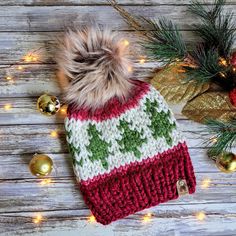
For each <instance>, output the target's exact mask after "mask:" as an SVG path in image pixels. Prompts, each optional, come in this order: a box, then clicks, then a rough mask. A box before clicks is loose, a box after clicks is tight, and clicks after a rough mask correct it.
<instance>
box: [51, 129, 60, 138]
mask: <svg viewBox="0 0 236 236" xmlns="http://www.w3.org/2000/svg"><path fill="white" fill-rule="evenodd" d="M50 136H51V137H52V138H57V137H58V132H57V131H56V130H53V131H51V133H50Z"/></svg>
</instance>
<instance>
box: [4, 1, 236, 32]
mask: <svg viewBox="0 0 236 236" xmlns="http://www.w3.org/2000/svg"><path fill="white" fill-rule="evenodd" d="M126 8H127V10H128V11H129V12H130V13H132V14H135V15H139V16H143V17H149V18H155V17H166V18H168V19H170V20H172V21H173V22H174V23H178V25H179V28H180V29H182V30H184V29H185V30H190V29H191V28H192V25H193V24H194V23H196V22H198V20H197V19H196V18H195V17H193V16H192V15H191V14H190V13H189V12H188V11H187V6H185V5H176V6H175V7H174V8H173V6H172V5H160V6H127V7H126ZM229 10H230V11H232V13H233V15H235V14H236V8H235V7H234V6H233V5H227V6H226V7H225V11H229ZM91 18H93V19H95V20H96V22H97V23H98V24H106V25H108V26H110V27H112V29H114V30H115V29H116V30H128V29H129V27H127V24H126V23H125V22H124V20H123V19H122V17H121V16H120V15H119V13H118V12H117V11H115V10H114V9H113V8H112V7H110V6H102V11H101V6H67V7H64V6H38V7H32V6H28V7H18V6H2V7H1V8H0V31H7V32H8V31H30V32H32V31H61V30H63V29H64V28H65V26H68V25H73V24H75V25H76V24H84V23H86V22H88V21H89V20H91ZM110 19H112V20H110ZM72 22H73V23H72Z"/></svg>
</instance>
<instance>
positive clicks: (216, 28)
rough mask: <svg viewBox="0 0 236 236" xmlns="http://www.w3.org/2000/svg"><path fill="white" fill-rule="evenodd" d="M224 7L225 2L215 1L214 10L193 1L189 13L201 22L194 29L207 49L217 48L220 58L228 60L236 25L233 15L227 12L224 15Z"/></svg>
mask: <svg viewBox="0 0 236 236" xmlns="http://www.w3.org/2000/svg"><path fill="white" fill-rule="evenodd" d="M224 5H225V0H215V5H214V6H213V7H212V8H209V7H206V6H203V5H202V3H199V2H198V1H193V2H192V4H191V5H190V6H189V11H190V12H191V13H193V14H195V15H196V16H198V17H199V18H200V20H201V23H200V24H195V25H194V27H195V30H196V32H197V34H198V35H199V36H200V37H201V38H202V39H203V40H204V42H205V46H206V48H209V49H213V48H215V49H217V50H218V52H219V56H221V57H224V58H227V57H228V56H229V55H230V51H231V49H232V46H233V43H234V38H235V31H234V28H235V25H234V22H233V14H232V13H230V12H226V13H225V15H223V7H224Z"/></svg>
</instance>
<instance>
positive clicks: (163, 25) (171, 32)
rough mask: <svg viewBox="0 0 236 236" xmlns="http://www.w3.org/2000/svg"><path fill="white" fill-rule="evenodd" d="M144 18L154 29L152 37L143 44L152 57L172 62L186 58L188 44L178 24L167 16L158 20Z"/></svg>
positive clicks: (151, 33) (151, 32)
mask: <svg viewBox="0 0 236 236" xmlns="http://www.w3.org/2000/svg"><path fill="white" fill-rule="evenodd" d="M143 20H144V21H145V22H146V23H147V24H148V25H149V26H150V27H151V29H152V31H150V37H149V38H148V39H147V40H145V41H144V43H143V44H142V45H143V46H144V48H145V49H146V50H147V53H148V54H149V56H150V57H152V58H153V59H156V60H161V61H166V60H168V61H170V62H172V61H176V60H183V59H184V58H185V56H186V54H187V49H186V45H185V42H184V40H183V38H182V35H181V34H180V32H179V30H178V27H177V26H176V25H174V24H173V23H172V22H171V21H169V20H167V19H165V18H162V19H159V20H157V21H155V20H148V19H146V18H143Z"/></svg>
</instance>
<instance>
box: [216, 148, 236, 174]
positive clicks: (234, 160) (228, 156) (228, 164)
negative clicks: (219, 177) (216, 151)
mask: <svg viewBox="0 0 236 236" xmlns="http://www.w3.org/2000/svg"><path fill="white" fill-rule="evenodd" d="M216 166H217V167H218V168H219V169H220V170H221V171H222V172H225V173H232V172H234V171H236V155H235V154H233V153H232V152H224V153H222V154H221V155H219V156H218V157H217V159H216Z"/></svg>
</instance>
